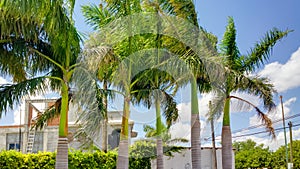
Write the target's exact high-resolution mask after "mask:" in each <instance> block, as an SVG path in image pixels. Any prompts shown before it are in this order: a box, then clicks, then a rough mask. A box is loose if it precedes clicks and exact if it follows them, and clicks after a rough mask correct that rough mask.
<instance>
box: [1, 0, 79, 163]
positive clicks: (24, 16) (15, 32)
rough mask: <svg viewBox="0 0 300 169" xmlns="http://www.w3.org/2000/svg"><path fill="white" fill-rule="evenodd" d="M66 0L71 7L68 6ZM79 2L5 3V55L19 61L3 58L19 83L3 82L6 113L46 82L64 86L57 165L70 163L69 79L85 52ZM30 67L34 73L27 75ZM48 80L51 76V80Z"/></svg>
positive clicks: (51, 84)
mask: <svg viewBox="0 0 300 169" xmlns="http://www.w3.org/2000/svg"><path fill="white" fill-rule="evenodd" d="M64 3H68V5H67V6H68V7H70V8H65V4H64ZM74 3H75V1H73V0H72V1H68V2H63V1H34V0H32V1H21V0H20V1H5V2H3V3H1V10H2V11H3V12H1V45H2V46H3V47H4V48H3V49H4V50H2V51H1V57H2V59H1V60H2V61H3V60H4V58H8V57H9V58H10V59H11V60H15V61H17V62H16V63H17V64H18V65H19V67H13V66H12V64H14V63H12V62H1V66H2V67H4V68H6V69H2V71H3V72H4V73H7V74H9V75H12V76H13V78H14V80H15V81H16V82H17V83H15V84H11V85H4V86H1V103H0V104H1V105H0V107H1V112H2V111H3V110H7V108H8V107H10V108H12V107H13V104H14V102H19V101H20V99H21V98H22V97H24V96H26V95H28V94H37V93H38V92H41V91H43V90H44V89H45V88H46V85H47V86H49V87H50V88H51V89H53V90H56V89H59V90H60V94H61V97H62V100H61V102H62V104H61V109H60V111H61V113H60V125H59V139H58V148H57V155H56V168H68V142H67V135H68V123H67V121H68V119H67V117H68V102H69V83H70V80H71V77H72V74H73V72H74V69H75V67H76V66H77V65H76V58H77V56H78V54H79V52H80V45H79V41H80V38H79V35H78V33H77V31H76V29H75V27H74V23H73V21H72V17H71V16H72V13H73V8H74ZM16 25H18V26H16ZM19 63H20V64H19ZM21 65H23V67H22V66H21ZM16 68H17V69H16ZM20 70H21V73H20V74H19V75H17V71H20ZM27 72H30V73H31V74H32V75H33V76H32V77H27V75H26V73H27ZM40 74H44V75H42V76H40ZM37 75H38V76H37ZM46 79H50V84H47V82H48V81H47V80H46Z"/></svg>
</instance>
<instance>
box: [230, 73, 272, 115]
mask: <svg viewBox="0 0 300 169" xmlns="http://www.w3.org/2000/svg"><path fill="white" fill-rule="evenodd" d="M237 80H238V81H239V82H237V83H236V84H238V85H237V86H236V89H238V91H242V92H247V93H249V94H252V95H255V96H258V97H259V98H260V99H262V100H263V105H264V108H265V109H266V110H268V111H272V110H273V109H274V108H275V107H276V105H275V103H274V99H273V94H274V93H276V90H275V89H274V85H273V84H272V83H270V82H269V79H268V78H264V77H247V76H246V75H240V76H239V78H237Z"/></svg>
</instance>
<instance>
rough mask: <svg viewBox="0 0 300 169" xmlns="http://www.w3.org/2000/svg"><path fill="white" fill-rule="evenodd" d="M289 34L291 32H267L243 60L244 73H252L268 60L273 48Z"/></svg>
mask: <svg viewBox="0 0 300 169" xmlns="http://www.w3.org/2000/svg"><path fill="white" fill-rule="evenodd" d="M290 32H291V30H286V31H281V30H279V29H277V28H273V29H272V30H270V31H269V32H267V33H266V35H265V37H264V38H262V39H261V41H260V42H257V43H256V44H255V46H254V48H253V49H251V50H250V52H249V53H248V56H247V57H246V58H245V63H244V69H245V70H246V71H254V70H255V68H258V67H260V66H261V65H263V64H264V62H265V61H267V60H268V59H269V57H270V55H271V52H272V49H273V46H274V45H275V44H276V43H277V42H278V41H279V40H281V39H282V38H283V37H285V36H287V35H288V33H290Z"/></svg>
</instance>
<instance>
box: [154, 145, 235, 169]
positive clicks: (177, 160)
mask: <svg viewBox="0 0 300 169" xmlns="http://www.w3.org/2000/svg"><path fill="white" fill-rule="evenodd" d="M216 152H217V167H218V169H222V150H221V149H219V148H218V149H217V151H216ZM232 153H234V152H233V151H232ZM173 155H174V157H168V156H164V168H167V169H192V160H191V149H189V148H188V149H185V150H182V151H181V153H174V154H173ZM212 164H213V163H212V149H211V148H202V149H201V169H211V168H212ZM151 168H153V169H154V168H156V159H155V160H152V161H151ZM232 168H233V169H234V157H233V164H232Z"/></svg>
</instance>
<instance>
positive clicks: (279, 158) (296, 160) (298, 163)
mask: <svg viewBox="0 0 300 169" xmlns="http://www.w3.org/2000/svg"><path fill="white" fill-rule="evenodd" d="M289 147H290V144H288V153H290V148H289ZM272 158H273V162H272V165H271V167H272V168H274V169H281V168H285V167H286V166H287V165H286V161H285V146H281V147H279V148H278V149H277V150H276V151H275V152H274V153H273V154H272ZM293 167H294V168H300V140H293Z"/></svg>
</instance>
